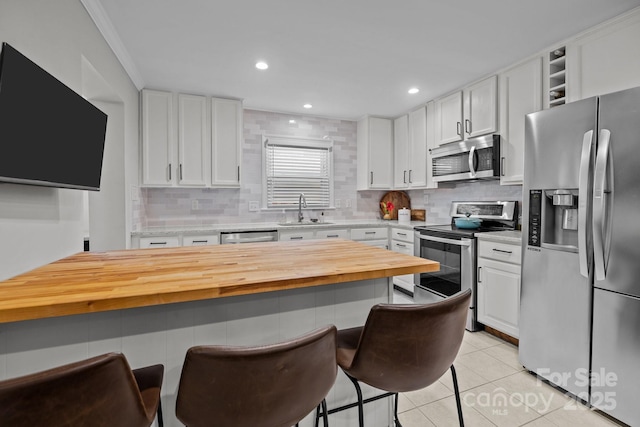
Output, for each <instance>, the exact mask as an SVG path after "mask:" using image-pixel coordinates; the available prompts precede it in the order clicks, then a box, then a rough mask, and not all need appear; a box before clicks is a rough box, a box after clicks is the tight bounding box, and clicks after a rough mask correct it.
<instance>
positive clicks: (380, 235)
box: [351, 227, 389, 249]
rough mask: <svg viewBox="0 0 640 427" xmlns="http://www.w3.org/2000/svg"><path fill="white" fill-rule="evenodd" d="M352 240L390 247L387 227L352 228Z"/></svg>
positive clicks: (385, 247) (379, 246) (380, 246)
mask: <svg viewBox="0 0 640 427" xmlns="http://www.w3.org/2000/svg"><path fill="white" fill-rule="evenodd" d="M351 240H355V241H356V242H360V243H364V244H365V245H369V246H376V247H378V248H382V249H389V229H388V228H387V227H371V228H352V229H351Z"/></svg>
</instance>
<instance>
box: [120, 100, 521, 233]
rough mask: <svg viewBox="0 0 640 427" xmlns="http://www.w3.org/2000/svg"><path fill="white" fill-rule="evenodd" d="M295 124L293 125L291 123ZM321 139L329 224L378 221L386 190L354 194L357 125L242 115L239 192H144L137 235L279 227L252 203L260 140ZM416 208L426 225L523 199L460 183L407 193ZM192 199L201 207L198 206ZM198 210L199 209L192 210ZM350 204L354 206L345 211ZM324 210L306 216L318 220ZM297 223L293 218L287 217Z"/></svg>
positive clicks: (488, 185)
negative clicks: (467, 204)
mask: <svg viewBox="0 0 640 427" xmlns="http://www.w3.org/2000/svg"><path fill="white" fill-rule="evenodd" d="M290 120H295V123H290ZM263 134H267V135H281V136H296V137H304V138H318V139H321V138H323V137H325V136H327V137H329V138H331V139H333V141H334V185H335V186H334V191H335V199H336V204H337V201H338V200H339V201H340V208H336V209H327V210H324V211H323V212H324V216H325V219H327V220H328V221H330V220H356V219H375V218H379V209H378V202H379V201H380V199H381V198H382V196H383V195H384V193H385V191H360V192H358V191H356V167H357V162H356V122H354V121H349V120H338V119H326V118H319V117H312V116H300V115H290V114H281V113H273V112H265V111H257V110H244V142H243V154H242V156H243V158H242V168H241V173H242V177H241V182H242V186H241V188H240V189H215V188H207V189H190V188H142V189H140V197H139V200H138V201H136V202H134V206H133V230H141V229H145V228H148V227H156V226H169V227H170V226H200V225H209V224H211V225H213V224H230V223H255V222H278V221H280V220H281V217H282V212H280V211H276V212H274V211H268V210H260V211H258V212H250V211H249V204H250V202H258V204H259V205H260V204H261V201H262V181H261V180H262V159H261V156H262V147H261V143H262V135H263ZM408 194H409V197H410V198H411V205H412V207H413V208H416V209H418V208H420V209H426V211H427V221H428V222H430V223H446V222H448V221H449V220H450V218H449V206H450V204H451V202H452V201H458V200H501V199H503V200H518V201H521V200H522V187H521V186H500V183H499V181H497V180H496V181H478V182H470V183H458V184H456V185H452V186H448V187H445V188H438V189H437V190H412V191H409V192H408ZM194 200H197V202H195V203H194ZM194 205H197V209H193V207H194ZM348 205H351V206H350V207H347V206H348ZM319 214H320V211H316V212H307V216H310V217H314V216H317V215H319ZM287 215H288V217H289V219H290V220H293V218H294V216H295V213H294V212H288V213H287Z"/></svg>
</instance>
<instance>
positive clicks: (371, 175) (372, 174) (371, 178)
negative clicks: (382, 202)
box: [370, 171, 373, 185]
mask: <svg viewBox="0 0 640 427" xmlns="http://www.w3.org/2000/svg"><path fill="white" fill-rule="evenodd" d="M370 184H371V185H373V171H371V182H370Z"/></svg>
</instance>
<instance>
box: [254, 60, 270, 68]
mask: <svg viewBox="0 0 640 427" xmlns="http://www.w3.org/2000/svg"><path fill="white" fill-rule="evenodd" d="M256 68H257V69H258V70H266V69H267V68H269V64H267V63H266V62H262V61H260V62H257V63H256Z"/></svg>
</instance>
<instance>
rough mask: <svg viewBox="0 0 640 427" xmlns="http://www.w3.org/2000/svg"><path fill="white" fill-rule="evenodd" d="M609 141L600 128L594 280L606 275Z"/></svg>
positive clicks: (594, 213)
mask: <svg viewBox="0 0 640 427" xmlns="http://www.w3.org/2000/svg"><path fill="white" fill-rule="evenodd" d="M610 142H611V132H610V131H609V130H607V129H601V130H600V135H599V138H598V155H597V157H596V170H595V175H594V181H593V262H594V270H595V279H596V280H604V279H605V276H606V266H605V253H604V252H605V236H604V215H605V205H606V196H605V193H606V188H605V186H606V179H607V164H608V163H609V145H610Z"/></svg>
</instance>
